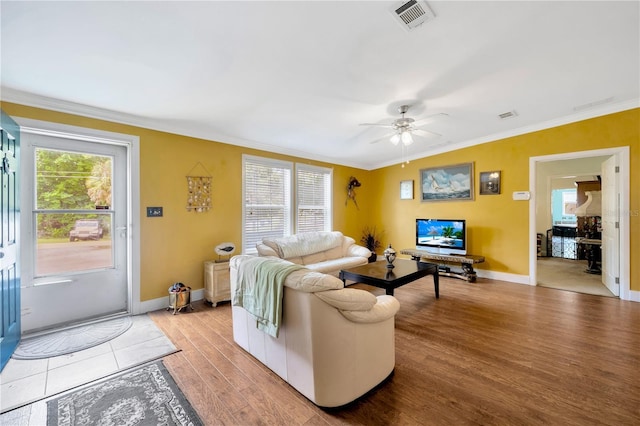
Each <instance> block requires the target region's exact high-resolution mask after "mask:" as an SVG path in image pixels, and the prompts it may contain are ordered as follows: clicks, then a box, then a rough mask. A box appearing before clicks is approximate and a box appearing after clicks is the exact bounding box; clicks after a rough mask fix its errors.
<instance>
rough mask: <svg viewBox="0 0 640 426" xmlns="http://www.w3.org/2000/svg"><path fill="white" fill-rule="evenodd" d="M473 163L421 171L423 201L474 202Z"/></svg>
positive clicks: (421, 195)
mask: <svg viewBox="0 0 640 426" xmlns="http://www.w3.org/2000/svg"><path fill="white" fill-rule="evenodd" d="M473 194H474V193H473V163H463V164H455V165H452V166H442V167H431V168H428V169H421V170H420V197H421V201H464V200H473Z"/></svg>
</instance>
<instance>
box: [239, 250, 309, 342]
mask: <svg viewBox="0 0 640 426" xmlns="http://www.w3.org/2000/svg"><path fill="white" fill-rule="evenodd" d="M303 268H304V267H303V266H301V265H296V264H295V263H291V262H283V261H282V260H279V259H269V258H265V257H252V258H249V259H246V260H245V261H243V262H242V263H240V264H239V265H238V276H237V282H236V288H235V292H234V294H233V301H232V303H233V305H234V306H241V307H243V308H244V309H246V310H247V311H248V312H249V313H251V314H252V315H253V316H255V317H256V319H257V321H258V323H257V326H258V329H260V330H262V331H264V332H265V333H267V334H269V335H271V336H273V337H276V338H277V337H278V332H279V330H280V322H281V320H282V295H283V294H284V290H283V287H284V280H285V278H287V275H289V274H290V273H291V272H293V271H297V270H298V269H303Z"/></svg>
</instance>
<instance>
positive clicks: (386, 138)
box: [369, 132, 396, 145]
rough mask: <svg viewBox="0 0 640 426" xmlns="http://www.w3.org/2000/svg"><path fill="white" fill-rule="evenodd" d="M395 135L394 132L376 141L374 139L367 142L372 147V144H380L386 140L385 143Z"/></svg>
mask: <svg viewBox="0 0 640 426" xmlns="http://www.w3.org/2000/svg"><path fill="white" fill-rule="evenodd" d="M395 134H396V132H393V133H389V134H386V135H384V136H383V137H381V138H378V139H376V140H374V141H371V142H369V143H370V144H371V145H373V144H374V143H378V142H382V141H384V140H387V141H388V140H389V138H390V137H391V136H393V135H395Z"/></svg>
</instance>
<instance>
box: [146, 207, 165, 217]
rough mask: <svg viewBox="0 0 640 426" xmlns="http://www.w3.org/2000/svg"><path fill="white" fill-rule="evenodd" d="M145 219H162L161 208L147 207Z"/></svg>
mask: <svg viewBox="0 0 640 426" xmlns="http://www.w3.org/2000/svg"><path fill="white" fill-rule="evenodd" d="M147 217H162V207H147Z"/></svg>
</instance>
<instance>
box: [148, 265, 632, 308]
mask: <svg viewBox="0 0 640 426" xmlns="http://www.w3.org/2000/svg"><path fill="white" fill-rule="evenodd" d="M475 271H476V274H477V275H478V276H479V277H481V278H489V279H492V280H498V281H508V282H511V283H514V284H525V285H530V284H529V276H528V275H518V274H509V273H506V272H495V271H486V270H483V269H476V270H475ZM202 299H204V289H203V288H201V289H200V290H193V291H192V292H191V301H192V302H195V301H198V300H202ZM627 300H630V301H632V302H640V291H635V290H631V291H629V299H627ZM168 306H169V296H166V297H159V298H157V299H153V300H146V301H144V302H140V308H141V312H140V313H141V314H143V313H147V312H151V311H157V310H160V309H166V308H167V307H168Z"/></svg>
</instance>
